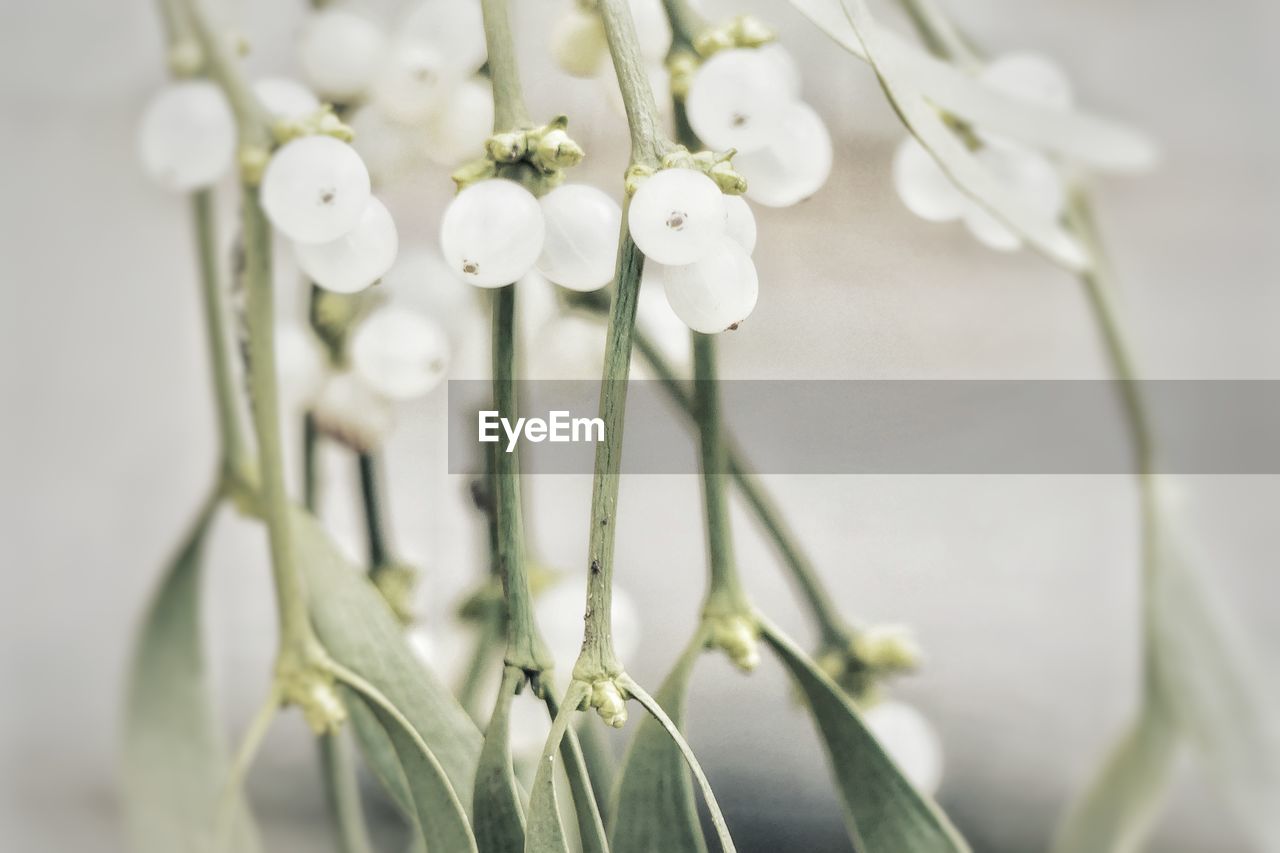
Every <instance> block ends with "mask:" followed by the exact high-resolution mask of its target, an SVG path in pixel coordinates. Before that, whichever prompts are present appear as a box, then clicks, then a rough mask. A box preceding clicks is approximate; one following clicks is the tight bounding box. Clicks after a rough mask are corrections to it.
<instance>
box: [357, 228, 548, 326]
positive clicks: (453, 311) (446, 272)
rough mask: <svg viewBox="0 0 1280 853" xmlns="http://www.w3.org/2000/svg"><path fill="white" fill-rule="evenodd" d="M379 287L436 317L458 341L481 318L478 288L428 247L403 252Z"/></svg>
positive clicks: (410, 305)
mask: <svg viewBox="0 0 1280 853" xmlns="http://www.w3.org/2000/svg"><path fill="white" fill-rule="evenodd" d="M378 286H379V288H382V289H383V290H384V291H385V292H386V294H387V295H388V296H389V297H390V298H391V299H392V300H394V301H395V302H396V304H398V305H404V306H405V307H410V308H414V309H418V310H420V311H422V312H424V313H427V314H430V315H431V316H432V317H434V318H436V320H437V321H438V322H439V323H440V324H441V325H442V326H444V327H445V330H446V331H448V332H449V338H450V340H452V341H455V342H456V341H460V340H462V339H463V338H465V337H466V335H467V334H469V333H470V332H471V331H472V330H473V329H474V328H475V327H476V323H477V321H479V320H480V319H481V314H482V312H481V311H480V302H481V300H479V299H477V297H478V296H479V294H478V293H477V292H476V290H475V288H472V287H467V286H466V285H465V284H463V283H462V282H460V281H458V278H457V276H455V275H454V274H453V271H452V270H450V269H449V267H448V266H447V265H446V264H445V262H444V258H442V257H440V255H439V254H438V253H437V252H436V251H435V250H434V249H429V248H427V247H425V246H418V247H415V248H413V249H408V250H406V251H404V252H401V253H400V255H399V257H398V258H397V259H396V263H395V266H393V267H392V268H391V269H390V270H389V271H388V272H387V274H386V275H384V276H383V277H382V284H380V285H378ZM521 307H522V308H523V307H524V306H523V305H522V306H521Z"/></svg>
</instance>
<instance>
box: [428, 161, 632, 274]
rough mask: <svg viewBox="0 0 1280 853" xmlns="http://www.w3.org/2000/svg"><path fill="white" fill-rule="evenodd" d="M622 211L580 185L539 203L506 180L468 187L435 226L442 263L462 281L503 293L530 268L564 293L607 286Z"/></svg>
mask: <svg viewBox="0 0 1280 853" xmlns="http://www.w3.org/2000/svg"><path fill="white" fill-rule="evenodd" d="M621 227H622V209H621V208H620V207H619V206H618V203H617V202H616V201H614V200H613V199H612V198H610V197H609V196H608V195H606V194H605V193H603V192H601V191H600V190H598V189H596V188H595V187H592V186H587V185H585V184H562V185H561V186H559V187H556V188H555V189H553V190H552V191H551V192H549V193H547V194H546V195H545V196H543V197H542V198H541V199H537V198H535V197H534V196H533V194H532V193H531V192H529V191H528V190H527V189H525V188H524V187H523V186H521V185H520V184H518V183H516V182H514V181H509V180H506V179H504V178H490V179H488V180H484V181H479V182H477V183H474V184H472V185H470V186H468V187H467V188H465V189H464V190H462V192H460V193H458V195H457V196H455V197H454V199H453V200H452V201H451V202H450V203H449V206H448V207H447V208H446V209H445V212H444V217H443V219H442V220H441V223H440V247H441V250H442V251H443V252H444V257H445V262H446V263H447V264H448V265H449V268H450V269H451V270H453V273H454V274H455V275H456V276H457V277H458V278H460V279H461V280H462V281H465V282H467V283H468V284H473V285H475V286H476V287H502V286H503V285H506V284H511V283H512V282H515V281H519V280H520V279H522V278H524V276H525V275H526V274H527V273H528V272H529V271H530V270H532V269H534V268H535V267H536V268H537V270H538V271H539V272H540V273H541V274H542V275H544V276H545V277H546V278H548V279H549V280H551V281H553V282H555V283H556V284H559V285H561V286H563V287H567V288H569V289H570V290H576V291H580V292H587V291H592V290H598V289H600V288H602V287H604V286H605V285H606V284H608V283H609V282H610V281H612V280H613V268H614V259H615V255H616V247H617V244H618V233H619V231H620V229H621Z"/></svg>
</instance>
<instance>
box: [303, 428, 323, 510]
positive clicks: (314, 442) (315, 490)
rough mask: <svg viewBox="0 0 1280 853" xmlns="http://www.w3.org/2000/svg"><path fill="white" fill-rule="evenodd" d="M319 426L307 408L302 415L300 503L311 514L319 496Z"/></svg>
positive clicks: (315, 507) (316, 506) (315, 508)
mask: <svg viewBox="0 0 1280 853" xmlns="http://www.w3.org/2000/svg"><path fill="white" fill-rule="evenodd" d="M319 450H320V428H319V427H318V426H317V425H316V415H315V412H313V411H311V410H310V409H308V410H307V411H306V413H305V414H303V416H302V505H303V506H305V507H306V508H307V511H308V512H310V513H312V514H313V515H314V514H315V513H316V510H317V508H318V503H319V498H320V465H319V462H320V460H319Z"/></svg>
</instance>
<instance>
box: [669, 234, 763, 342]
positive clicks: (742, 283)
mask: <svg viewBox="0 0 1280 853" xmlns="http://www.w3.org/2000/svg"><path fill="white" fill-rule="evenodd" d="M647 266H648V265H647V264H646V267H647ZM659 276H660V279H661V281H662V284H663V287H664V288H665V289H666V293H667V302H668V303H669V304H670V305H671V310H672V311H674V312H676V316H677V317H679V318H680V319H681V320H682V321H683V322H684V324H685V325H686V326H688V327H689V328H690V329H693V330H694V331H695V332H702V333H703V334H704V335H714V334H716V333H718V332H723V331H725V330H727V329H734V328H737V326H738V324H739V323H741V322H742V321H743V320H745V319H747V317H748V316H750V314H751V312H752V311H753V310H754V309H755V307H756V299H757V297H758V296H759V295H760V284H759V280H758V278H757V277H756V267H755V264H753V263H752V262H751V257H750V256H749V255H747V253H746V252H745V251H743V249H742V247H741V246H739V245H738V244H737V243H735V242H734V241H733V240H731V239H729V238H728V237H722V238H721V239H720V242H719V243H718V244H717V245H716V247H715V249H714V250H713V251H712V252H711V253H710V254H708V255H707V256H706V257H704V258H703V259H702V260H700V261H698V262H697V263H693V264H688V265H686V266H679V267H663V268H662V270H661V271H660V273H659Z"/></svg>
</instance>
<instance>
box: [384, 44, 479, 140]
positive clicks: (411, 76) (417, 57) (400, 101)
mask: <svg viewBox="0 0 1280 853" xmlns="http://www.w3.org/2000/svg"><path fill="white" fill-rule="evenodd" d="M458 79H459V75H458V74H457V73H456V72H455V71H454V70H453V69H452V68H451V67H450V66H449V65H448V64H447V62H446V60H445V58H444V56H443V55H441V54H440V52H439V51H437V50H435V49H434V48H432V47H430V46H428V45H426V44H423V43H420V42H416V41H402V42H400V43H398V44H397V45H396V46H395V48H394V49H393V50H392V51H391V55H390V56H388V57H387V60H386V62H385V63H384V64H383V66H382V69H381V70H380V71H379V72H378V76H377V77H376V78H375V79H374V82H373V99H374V103H376V104H377V105H378V106H379V107H381V108H382V110H383V112H384V113H386V114H387V116H389V117H390V118H393V119H395V120H396V121H398V122H402V123H404V124H420V123H422V122H425V121H426V120H427V119H429V118H431V117H432V116H433V115H435V114H436V113H438V112H439V111H440V109H441V108H442V107H443V106H444V104H445V101H446V100H447V99H448V97H449V95H450V93H451V92H452V91H453V87H454V85H456V83H457V82H458Z"/></svg>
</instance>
